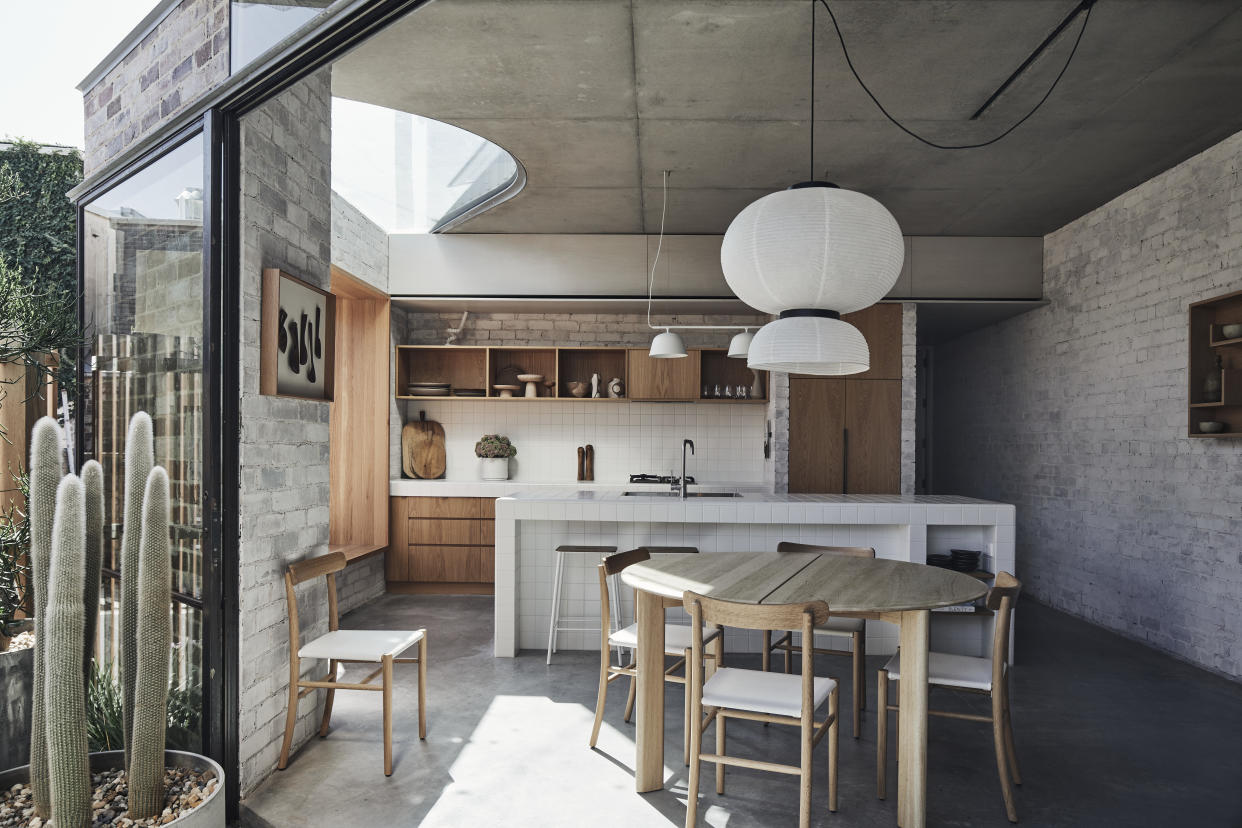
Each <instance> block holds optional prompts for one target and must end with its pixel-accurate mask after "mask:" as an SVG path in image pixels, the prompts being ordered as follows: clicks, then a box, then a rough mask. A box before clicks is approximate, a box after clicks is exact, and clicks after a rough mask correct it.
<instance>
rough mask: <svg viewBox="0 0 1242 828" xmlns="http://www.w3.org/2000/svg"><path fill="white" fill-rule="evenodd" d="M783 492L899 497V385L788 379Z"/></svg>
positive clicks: (897, 381)
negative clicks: (786, 487)
mask: <svg viewBox="0 0 1242 828" xmlns="http://www.w3.org/2000/svg"><path fill="white" fill-rule="evenodd" d="M789 491H790V492H796V493H814V494H843V493H844V494H899V493H900V492H901V381H900V380H865V379H839V378H835V377H799V376H791V377H790V378H789Z"/></svg>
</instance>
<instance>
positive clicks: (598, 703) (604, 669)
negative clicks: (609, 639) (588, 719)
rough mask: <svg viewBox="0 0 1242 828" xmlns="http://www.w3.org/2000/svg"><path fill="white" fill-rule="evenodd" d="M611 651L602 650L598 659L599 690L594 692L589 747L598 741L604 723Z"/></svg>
mask: <svg viewBox="0 0 1242 828" xmlns="http://www.w3.org/2000/svg"><path fill="white" fill-rule="evenodd" d="M611 653H612V650H611V649H609V650H604V651H602V652H601V653H600V659H599V690H597V691H596V692H595V724H594V725H593V726H592V727H591V747H595V742H596V740H597V739H599V727H600V725H601V724H603V723H604V702H605V701H607V700H608V661H609V656H610V655H611Z"/></svg>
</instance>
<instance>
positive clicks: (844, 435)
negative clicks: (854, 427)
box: [841, 428, 850, 494]
mask: <svg viewBox="0 0 1242 828" xmlns="http://www.w3.org/2000/svg"><path fill="white" fill-rule="evenodd" d="M849 493H850V430H849V429H848V428H843V429H841V494H849Z"/></svg>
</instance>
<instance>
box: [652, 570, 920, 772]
mask: <svg viewBox="0 0 1242 828" xmlns="http://www.w3.org/2000/svg"><path fill="white" fill-rule="evenodd" d="M634 614H635V616H636V620H637V621H638V660H637V663H636V666H637V667H638V694H637V698H636V700H635V706H636V708H637V712H636V715H637V717H638V718H637V721H636V722H635V741H636V743H637V745H636V746H637V759H636V761H635V768H634V783H635V787H636V788H637V790H638V792H639V793H646V792H648V791H658V790H660V789H661V788H663V787H664V601H663V599H661V598H660V596H658V595H653V594H652V593H649V592H644V591H642V590H639V591H638V603H637V606H636V608H635V613H634ZM924 615H926V613H924ZM924 637H926V633H924ZM924 650H926V646H924Z"/></svg>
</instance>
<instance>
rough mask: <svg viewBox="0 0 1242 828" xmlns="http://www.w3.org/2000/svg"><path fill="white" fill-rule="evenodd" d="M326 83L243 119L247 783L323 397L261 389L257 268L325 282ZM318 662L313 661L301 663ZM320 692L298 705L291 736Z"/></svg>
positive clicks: (321, 594) (324, 515)
mask: <svg viewBox="0 0 1242 828" xmlns="http://www.w3.org/2000/svg"><path fill="white" fill-rule="evenodd" d="M330 95H331V75H330V72H329V70H323V71H321V72H319V73H317V74H315V75H313V76H311V77H310V78H308V79H306V80H304V81H301V82H299V83H298V84H296V85H295V86H293V87H291V88H290V89H288V90H286V91H285V92H283V93H281V94H280V95H279V96H277V97H276V98H274V99H273V100H271V101H269V102H268V103H266V104H264V105H263V106H261V107H259V108H258V109H256V110H254V111H252V112H250V113H248V114H247V115H246V116H245V117H244V118H243V119H242V125H241V141H242V150H241V155H242V159H241V161H242V163H241V166H242V215H241V222H242V243H243V250H242V265H241V274H242V307H241V315H242V333H241V337H242V342H241V354H242V365H241V366H240V370H241V393H242V399H241V442H240V464H241V485H242V489H241V496H240V502H241V515H240V522H241V539H240V555H241V584H242V587H241V590H240V593H241V595H240V609H241V641H240V646H241V657H240V662H241V676H240V710H239V722H240V724H239V738H240V741H241V747H240V763H241V780H240V790H241V792H242V794H243V795H244V794H245V793H246V792H248V791H249V790H251V789H252V788H253V787H254V786H255V785H256V784H258V782H260V781H261V780H262V779H263V778H264V777H265V776H267V774H268V773H270V772H271V771H272V770H273V769H274V768H275V766H276V759H277V756H278V754H279V752H280V740H281V736H282V733H283V728H284V716H285V704H286V700H287V699H288V692H287V688H288V674H289V670H288V665H289V661H288V659H289V639H288V634H289V633H288V626H287V623H286V618H287V607H286V605H285V595H284V583H283V574H284V569H285V567H286V566H287V565H288V564H290V563H292V562H294V561H297V560H300V559H302V558H306V557H310V556H312V555H317V554H323V553H324V552H326V551H327V543H328V404H327V403H317V402H309V401H304V400H296V399H287V398H280V397H268V396H262V395H260V394H259V331H260V320H259V311H260V295H261V284H262V279H261V272H262V269H263V268H265V267H279V268H282V269H283V270H285V271H287V272H289V273H291V274H293V275H295V276H297V277H299V278H301V279H304V280H306V281H308V282H310V283H312V284H315V285H320V286H322V287H327V286H328V280H329V275H328V264H329V261H330V252H331V251H330V227H331V221H332V218H331V206H330V198H329V182H330V180H331V179H330V159H331V153H330V123H331V121H330V118H329V113H330ZM299 593H300V599H299V600H300V603H301V605H302V609H303V612H302V616H301V620H302V632H303V635H304V636H305V635H311V636H313V635H317V634H321V633H323V632H325V631H326V630H327V603H326V601H327V599H326V595H325V590H324V588H323V586H322V581H320V582H319V583H317V584H315V585H314V586H310V585H307V586H306V587H303V588H300V589H299ZM312 667H313V668H314V669H315V670H317V671H318V670H322V665H320V664H318V663H316V662H310V663H308V664H307V665H306V672H307V674H309V672H310V670H311V668H312ZM319 695H320V694H312V695H310V696H308V697H307V698H305V699H303V701H302V703H301V705H300V717H299V721H298V732H297V742H296V743H297V744H301V743H302V742H303V741H304V740H305V739H307V738H309V736H310V734H311V733H312V731H313V730H314V726H315V720H316V718H317V717H316V714H317V711H318V705H319V704H320V703H321V702H320V701H319V699H318V696H319Z"/></svg>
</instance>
